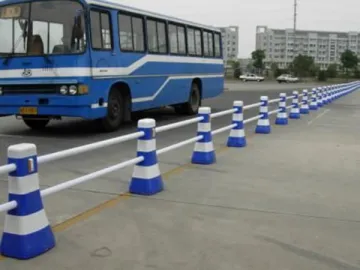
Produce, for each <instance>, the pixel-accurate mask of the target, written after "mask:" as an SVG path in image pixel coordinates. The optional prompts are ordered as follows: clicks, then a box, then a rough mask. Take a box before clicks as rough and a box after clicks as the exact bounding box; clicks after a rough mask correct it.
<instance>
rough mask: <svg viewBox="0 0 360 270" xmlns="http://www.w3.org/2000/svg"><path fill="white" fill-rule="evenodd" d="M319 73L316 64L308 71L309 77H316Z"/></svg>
mask: <svg viewBox="0 0 360 270" xmlns="http://www.w3.org/2000/svg"><path fill="white" fill-rule="evenodd" d="M319 72H320V66H319V65H316V64H313V65H312V66H311V67H310V70H309V75H310V76H311V77H316V76H318V74H319Z"/></svg>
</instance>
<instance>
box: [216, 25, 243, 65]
mask: <svg viewBox="0 0 360 270" xmlns="http://www.w3.org/2000/svg"><path fill="white" fill-rule="evenodd" d="M219 29H220V30H221V36H222V48H223V55H224V61H225V63H227V61H229V60H237V57H238V54H239V27H238V26H228V27H219Z"/></svg>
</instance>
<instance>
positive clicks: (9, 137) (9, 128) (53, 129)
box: [0, 82, 312, 179]
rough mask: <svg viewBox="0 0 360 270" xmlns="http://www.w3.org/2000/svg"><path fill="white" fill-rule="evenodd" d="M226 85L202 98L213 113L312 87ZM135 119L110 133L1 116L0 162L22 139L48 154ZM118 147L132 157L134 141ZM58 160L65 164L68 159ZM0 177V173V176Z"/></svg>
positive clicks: (84, 125) (161, 141)
mask: <svg viewBox="0 0 360 270" xmlns="http://www.w3.org/2000/svg"><path fill="white" fill-rule="evenodd" d="M225 87H226V88H227V89H229V90H227V91H225V93H224V94H223V95H222V96H220V97H217V98H214V99H209V100H205V101H204V103H203V106H210V107H211V108H212V112H217V111H222V110H227V109H229V108H231V106H232V103H233V101H234V100H242V101H244V103H245V104H251V103H254V102H257V101H258V100H259V98H260V96H261V95H269V98H276V97H278V94H279V93H280V92H288V93H290V92H291V91H293V90H300V89H305V88H311V87H312V85H304V84H281V85H279V84H276V83H266V82H265V83H264V82H262V83H242V82H239V83H227V84H226V86H225ZM257 113H258V111H257V109H254V110H251V111H249V112H248V114H247V117H250V116H255V115H256V114H257ZM144 117H151V118H155V119H156V121H157V125H158V126H159V125H165V124H168V123H172V122H177V121H180V120H184V119H186V118H187V117H184V116H179V115H176V114H175V113H174V112H173V110H171V109H163V110H160V111H154V112H146V113H140V114H137V115H136V118H138V119H140V118H144ZM230 119H231V118H230V116H225V117H221V118H218V119H214V121H213V128H217V127H222V126H224V125H227V124H228V123H230ZM136 122H137V121H136V119H134V121H133V122H132V123H130V124H126V125H124V126H123V127H122V128H121V129H120V130H118V131H116V132H113V133H101V132H99V131H98V129H97V127H96V125H95V123H94V122H93V121H84V120H82V119H63V120H61V121H56V120H54V121H52V122H51V124H50V125H49V126H48V127H47V128H46V129H45V130H43V131H33V130H30V129H28V128H27V127H26V126H25V125H24V123H23V122H22V121H21V120H16V119H15V118H14V117H13V116H10V117H2V118H0V164H4V163H6V159H7V157H6V149H7V147H8V146H9V145H12V144H17V143H22V142H29V143H35V144H36V145H37V147H38V152H39V154H47V153H51V152H55V151H59V150H64V149H67V148H71V147H75V146H79V145H82V144H87V143H91V142H95V141H100V140H104V139H108V138H112V137H116V136H121V135H124V134H128V133H131V132H134V131H135V130H136ZM195 132H196V127H195V125H191V126H187V127H183V128H179V129H175V130H171V131H168V132H165V133H164V134H159V136H158V145H159V146H162V145H164V146H166V145H170V144H173V143H174V142H178V141H179V140H181V139H186V138H190V137H193V136H194V135H195ZM119 149H121V152H122V153H123V154H124V155H127V154H130V155H131V156H133V153H134V150H135V142H127V143H126V144H121V145H119V146H114V147H111V148H109V149H107V150H106V152H107V153H109V152H114V153H116V152H118V151H119ZM98 152H99V151H98ZM59 162H60V163H61V162H65V163H67V160H62V161H59ZM1 178H2V177H1V176H0V179H1Z"/></svg>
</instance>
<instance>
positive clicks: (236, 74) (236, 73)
mask: <svg viewBox="0 0 360 270" xmlns="http://www.w3.org/2000/svg"><path fill="white" fill-rule="evenodd" d="M230 65H231V68H232V69H233V71H234V78H235V79H239V77H240V75H241V70H240V62H239V60H236V61H234V60H232V61H231V62H230Z"/></svg>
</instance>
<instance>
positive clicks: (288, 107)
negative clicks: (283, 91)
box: [286, 104, 294, 109]
mask: <svg viewBox="0 0 360 270" xmlns="http://www.w3.org/2000/svg"><path fill="white" fill-rule="evenodd" d="M292 107H294V105H292V104H291V105H289V106H287V107H286V109H290V108H292Z"/></svg>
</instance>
